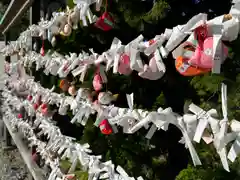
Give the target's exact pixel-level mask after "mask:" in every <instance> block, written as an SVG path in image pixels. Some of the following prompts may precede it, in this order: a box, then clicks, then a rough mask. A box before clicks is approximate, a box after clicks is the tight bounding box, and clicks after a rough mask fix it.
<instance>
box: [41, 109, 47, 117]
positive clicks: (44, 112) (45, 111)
mask: <svg viewBox="0 0 240 180" xmlns="http://www.w3.org/2000/svg"><path fill="white" fill-rule="evenodd" d="M41 113H42V114H43V115H45V116H46V115H48V108H43V109H41Z"/></svg>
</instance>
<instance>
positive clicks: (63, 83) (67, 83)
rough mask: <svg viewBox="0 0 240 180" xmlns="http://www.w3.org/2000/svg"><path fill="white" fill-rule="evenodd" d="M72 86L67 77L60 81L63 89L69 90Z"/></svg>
mask: <svg viewBox="0 0 240 180" xmlns="http://www.w3.org/2000/svg"><path fill="white" fill-rule="evenodd" d="M69 86H70V83H69V82H68V80H66V79H62V80H61V81H60V83H59V87H60V88H61V89H62V91H64V92H66V91H68V88H69Z"/></svg>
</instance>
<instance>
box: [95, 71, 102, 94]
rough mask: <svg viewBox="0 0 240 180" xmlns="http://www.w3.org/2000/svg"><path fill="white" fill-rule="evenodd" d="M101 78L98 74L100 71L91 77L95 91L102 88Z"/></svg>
mask: <svg viewBox="0 0 240 180" xmlns="http://www.w3.org/2000/svg"><path fill="white" fill-rule="evenodd" d="M102 84H103V81H102V78H101V76H100V73H97V74H96V75H95V76H94V78H93V88H94V90H95V91H100V90H101V89H102Z"/></svg>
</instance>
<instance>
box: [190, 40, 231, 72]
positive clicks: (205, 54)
mask: <svg viewBox="0 0 240 180" xmlns="http://www.w3.org/2000/svg"><path fill="white" fill-rule="evenodd" d="M201 46H202V47H201ZM222 49H223V58H222V59H221V60H222V62H223V61H224V60H225V59H226V58H227V56H228V48H227V47H226V46H225V45H224V44H223V43H222ZM212 56H213V37H209V38H207V39H205V40H204V43H203V45H201V44H200V45H198V46H197V48H196V50H195V52H194V55H193V56H192V57H191V58H190V59H189V61H188V63H189V64H190V65H192V66H196V67H200V68H206V69H211V68H212V67H213V57H212Z"/></svg>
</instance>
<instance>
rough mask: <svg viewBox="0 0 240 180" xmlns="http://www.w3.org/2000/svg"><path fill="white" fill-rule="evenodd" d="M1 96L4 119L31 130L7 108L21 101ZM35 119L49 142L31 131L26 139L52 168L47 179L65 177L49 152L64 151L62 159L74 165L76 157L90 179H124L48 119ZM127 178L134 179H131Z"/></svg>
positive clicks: (86, 145) (10, 96) (13, 97)
mask: <svg viewBox="0 0 240 180" xmlns="http://www.w3.org/2000/svg"><path fill="white" fill-rule="evenodd" d="M3 96H4V97H5V98H6V99H7V101H5V104H4V106H3V107H2V108H3V110H5V114H6V115H5V116H4V117H6V118H7V117H8V119H14V121H11V123H14V124H18V126H19V128H20V129H21V130H24V129H25V130H26V129H30V130H31V128H32V127H31V126H29V125H28V123H27V122H25V121H24V120H19V119H17V118H16V114H14V113H13V112H12V109H11V108H9V107H8V106H9V105H10V104H11V103H13V104H12V105H14V104H15V103H17V104H21V100H20V99H18V98H17V97H15V96H12V95H11V94H10V92H9V91H5V92H4V93H3ZM22 105H23V106H28V105H29V104H26V103H23V104H22ZM36 117H37V118H36V121H37V119H39V118H40V119H41V120H40V123H41V124H40V126H39V128H40V129H42V131H44V134H47V135H48V137H49V139H50V140H49V142H48V144H46V143H44V142H41V141H40V140H38V139H37V138H36V136H35V135H34V131H32V130H31V131H30V133H28V135H29V138H28V139H29V141H31V145H36V146H37V151H38V152H39V153H40V155H41V156H42V158H44V159H45V163H47V164H49V165H50V167H51V168H52V172H51V174H50V176H49V177H48V179H49V180H56V179H61V178H63V177H65V175H64V174H62V172H61V171H60V169H59V159H58V158H56V159H54V160H52V158H51V155H50V154H49V153H50V152H49V151H53V152H59V153H60V154H62V152H63V151H65V152H64V154H65V155H64V154H63V157H64V156H66V157H69V159H70V160H71V161H72V162H73V163H74V164H75V163H76V155H77V156H78V159H79V161H80V163H81V164H82V165H83V167H85V170H88V172H89V176H90V177H91V176H92V175H93V176H92V178H93V179H94V178H95V177H99V176H100V177H102V178H103V177H106V174H105V175H104V173H105V172H106V173H107V174H109V175H110V174H113V175H112V177H114V178H113V179H114V180H119V178H120V179H123V178H124V177H123V176H125V174H122V172H119V173H120V174H117V173H114V172H113V171H114V169H111V168H109V166H110V165H109V163H102V162H100V159H101V156H93V155H89V153H91V152H92V151H91V150H90V149H89V145H88V144H83V145H80V144H77V143H73V142H72V140H74V139H73V138H70V137H67V136H63V135H62V134H61V132H60V130H59V129H58V127H56V126H54V125H53V124H52V121H50V120H48V118H46V117H43V116H41V115H39V113H37V116H36ZM74 164H73V165H72V169H74ZM111 166H112V165H111ZM129 178H130V179H134V178H131V177H129ZM138 179H139V178H138ZM140 179H141V178H140Z"/></svg>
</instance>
